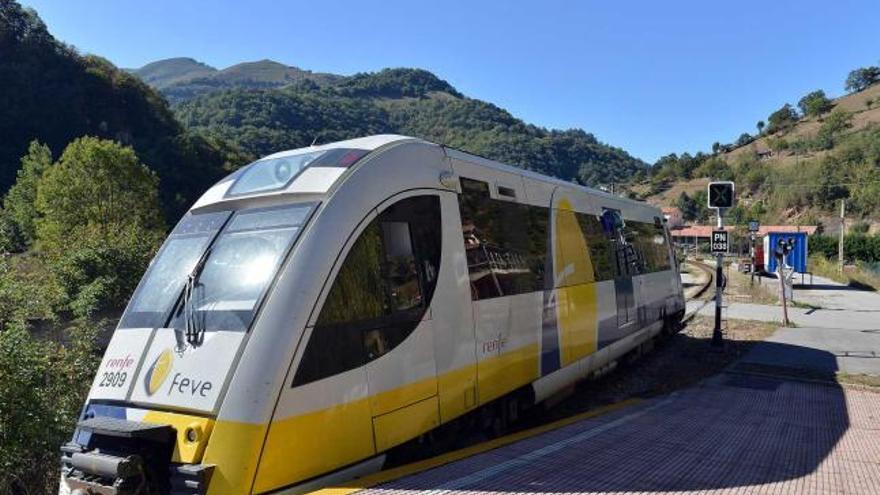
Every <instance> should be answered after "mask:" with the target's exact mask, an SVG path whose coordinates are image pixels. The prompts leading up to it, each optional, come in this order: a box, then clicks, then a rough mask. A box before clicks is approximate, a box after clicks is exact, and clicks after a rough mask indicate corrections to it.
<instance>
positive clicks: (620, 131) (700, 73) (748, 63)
mask: <svg viewBox="0 0 880 495" xmlns="http://www.w3.org/2000/svg"><path fill="white" fill-rule="evenodd" d="M23 3H24V4H25V5H28V6H31V7H34V8H35V9H36V10H37V11H38V12H39V13H40V15H41V16H42V18H43V19H44V20H45V21H46V23H47V24H48V26H49V29H50V30H51V32H52V33H53V34H54V35H55V36H56V37H58V38H59V39H61V40H63V41H65V42H67V43H70V44H73V45H74V46H76V47H77V48H78V49H80V50H81V51H82V52H87V53H95V54H98V55H102V56H104V57H106V58H108V59H110V60H111V61H112V62H114V63H115V64H117V65H119V66H122V67H138V66H141V65H143V64H145V63H148V62H151V61H154V60H157V59H161V58H168V57H175V56H190V57H193V58H196V59H197V60H200V61H203V62H205V63H208V64H210V65H213V66H215V67H218V68H222V67H226V66H229V65H232V64H235V63H238V62H242V61H252V60H259V59H264V58H269V59H273V60H277V61H279V62H283V63H286V64H289V65H296V66H299V67H302V68H305V69H311V70H314V71H325V72H335V73H340V74H351V73H354V72H360V71H374V70H378V69H381V68H383V67H421V68H425V69H428V70H430V71H433V72H435V73H436V74H437V75H439V76H440V77H442V78H444V79H446V80H448V81H449V82H450V83H452V84H453V85H454V86H455V87H456V88H458V89H459V90H460V91H462V92H463V93H465V94H466V95H468V96H470V97H474V98H480V99H483V100H487V101H490V102H492V103H495V104H497V105H499V106H501V107H503V108H505V109H507V110H509V111H511V112H512V113H513V114H514V115H516V116H517V117H520V118H522V119H524V120H526V121H527V122H530V123H534V124H537V125H541V126H545V127H553V128H569V127H580V128H583V129H585V130H587V131H588V132H592V133H593V134H595V135H596V136H597V137H598V138H599V139H601V140H603V141H605V142H608V143H610V144H612V145H615V146H619V147H622V148H624V149H626V150H627V151H629V152H630V153H632V154H634V155H636V156H638V157H640V158H642V159H644V160H646V161H649V162H653V161H654V160H656V159H657V158H658V157H659V156H662V155H664V154H666V153H669V152H678V153H681V152H684V151H690V152H694V151H698V150H708V149H709V148H710V146H711V144H712V143H713V142H714V141H716V140H717V141H721V142H729V141H733V140H735V139H736V137H737V136H738V135H739V134H740V133H742V132H754V129H755V123H756V122H757V121H758V120H760V119H764V118H766V116H767V115H768V114H769V113H770V112H771V111H772V110H774V109H776V108H778V107H779V106H781V105H782V104H783V103H785V102H790V103H792V104H795V103H796V102H797V100H798V99H799V98H800V97H801V96H803V95H804V94H806V93H808V92H809V91H812V90H814V89H824V90H825V92H826V93H828V94H829V95H839V94H841V93H842V92H843V81H844V79H845V77H846V74H847V73H848V72H849V70H851V69H853V68H855V67H859V66H864V65H874V64H878V63H880V36H878V33H880V2H878V1H876V0H862V1H855V0H841V1H835V2H818V1H812V0H800V1H793V0H771V1H767V0H763V1H752V0H738V1H735V2H734V1H713V0H700V1H697V0H688V1H684V0H683V1H675V0H671V1H669V2H658V1H648V0H645V1H641V2H636V1H625V0H621V1H614V2H610V1H598V0H597V1H563V0H544V1H532V2H516V1H512V0H507V1H504V0H492V1H483V2H480V1H477V0H469V1H459V0H446V1H443V2H417V1H413V0H410V1H398V0H382V1H374V2H370V3H368V2H363V1H360V2H355V1H351V2H342V1H340V2H334V1H331V0H320V1H310V2H301V1H297V2H293V1H289V2H281V1H265V0H255V1H240V0H215V1H207V0H189V1H169V0H151V1H149V2H144V1H128V0H90V1H87V2H71V1H68V0H24V1H23Z"/></svg>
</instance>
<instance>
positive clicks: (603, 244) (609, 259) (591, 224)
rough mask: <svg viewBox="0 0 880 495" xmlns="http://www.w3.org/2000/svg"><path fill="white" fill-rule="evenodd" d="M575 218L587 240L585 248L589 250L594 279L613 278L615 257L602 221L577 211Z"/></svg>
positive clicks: (599, 280) (598, 280)
mask: <svg viewBox="0 0 880 495" xmlns="http://www.w3.org/2000/svg"><path fill="white" fill-rule="evenodd" d="M577 220H578V223H579V224H580V227H581V232H583V234H584V240H586V241H587V249H589V252H590V261H592V264H593V271H594V272H595V273H594V275H595V280H596V281H597V282H601V281H603V280H612V279H614V270H615V259H614V251H613V248H612V246H611V242H610V241H609V240H608V237H607V236H606V235H605V232H603V231H602V223H601V222H600V221H599V218H598V217H596V216H594V215H587V214H585V213H578V214H577Z"/></svg>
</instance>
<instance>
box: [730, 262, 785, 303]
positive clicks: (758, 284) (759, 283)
mask: <svg viewBox="0 0 880 495" xmlns="http://www.w3.org/2000/svg"><path fill="white" fill-rule="evenodd" d="M725 275H727V280H728V281H727V292H726V295H727V297H729V298H730V300H732V301H736V302H748V303H754V304H768V305H774V306H775V305H778V304H780V302H779V295H778V289H779V287H778V284H779V282H778V281H777V280H775V279H767V278H760V277H757V276H756V277H755V281H754V283H752V277H751V275H749V274H745V273H740V272H739V271H738V270H734V269H733V268H732V267H731V268H730V269H729V270H726V271H725Z"/></svg>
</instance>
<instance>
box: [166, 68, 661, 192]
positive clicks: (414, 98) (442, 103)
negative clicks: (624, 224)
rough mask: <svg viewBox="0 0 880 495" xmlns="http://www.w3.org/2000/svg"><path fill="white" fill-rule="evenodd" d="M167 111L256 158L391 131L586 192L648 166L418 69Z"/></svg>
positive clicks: (223, 96)
mask: <svg viewBox="0 0 880 495" xmlns="http://www.w3.org/2000/svg"><path fill="white" fill-rule="evenodd" d="M171 89H172V88H166V89H165V90H163V92H165V93H166V94H168V91H169V90H171ZM174 111H175V113H176V115H177V117H178V118H179V119H180V121H181V122H182V123H183V124H184V125H185V126H187V127H188V128H190V129H192V130H195V131H197V132H199V133H200V134H203V135H206V136H212V137H216V138H218V139H220V140H223V141H225V142H229V143H233V144H235V145H236V146H238V147H240V148H241V149H242V150H243V151H244V152H246V153H247V154H249V155H251V156H253V157H257V156H261V155H265V154H268V153H272V152H275V151H278V150H280V149H288V148H296V147H301V146H308V145H309V144H311V143H312V142H313V141H315V140H317V141H318V142H330V141H335V140H339V139H347V138H352V137H358V136H363V135H365V134H374V133H383V132H392V133H400V134H407V135H412V136H417V137H421V138H424V139H428V140H431V141H434V142H438V143H443V144H446V145H448V146H452V147H455V148H459V149H462V150H465V151H469V152H471V153H476V154H479V155H482V156H486V157H488V158H492V159H496V160H501V161H504V162H508V163H511V164H514V165H517V166H520V167H523V168H527V169H532V170H536V171H539V172H542V173H545V174H549V175H553V176H556V177H559V178H562V179H565V180H570V181H575V182H580V183H583V184H589V185H598V184H605V183H609V182H620V181H623V180H626V179H629V178H631V177H632V176H633V175H634V174H640V173H643V172H644V170H645V168H646V164H645V163H644V162H642V161H641V160H638V159H636V158H633V157H632V156H630V155H629V154H628V153H626V152H625V151H623V150H622V149H619V148H614V147H611V146H608V145H606V144H603V143H601V142H599V141H598V140H597V139H596V138H595V137H594V136H593V135H591V134H588V133H586V132H585V131H582V130H580V129H572V130H566V131H559V130H548V129H544V128H541V127H537V126H534V125H529V124H526V123H524V122H523V121H522V120H520V119H517V118H515V117H514V116H512V115H511V114H510V113H509V112H507V111H505V110H503V109H501V108H499V107H497V106H495V105H492V104H490V103H487V102H484V101H480V100H476V99H472V98H467V97H465V96H464V95H462V94H461V93H460V92H459V91H457V90H456V89H455V88H454V87H453V86H452V85H450V84H449V83H448V82H446V81H444V80H442V79H440V78H438V77H437V76H436V75H434V74H432V73H430V72H428V71H425V70H421V69H403V68H399V69H384V70H381V71H379V72H374V73H362V74H355V75H353V76H348V77H342V76H338V77H337V79H335V80H333V81H332V83H327V82H326V81H325V82H324V83H318V82H316V81H315V80H313V79H302V80H299V81H295V82H294V83H291V84H288V85H286V86H284V87H281V88H266V89H253V86H252V85H241V87H239V88H237V89H232V90H224V91H215V92H210V93H206V94H202V95H201V96H197V97H195V98H191V99H186V100H184V101H180V102H178V103H176V104H175V105H174Z"/></svg>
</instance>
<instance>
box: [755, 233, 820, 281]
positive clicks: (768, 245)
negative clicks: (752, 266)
mask: <svg viewBox="0 0 880 495" xmlns="http://www.w3.org/2000/svg"><path fill="white" fill-rule="evenodd" d="M789 239H794V247H792V249H791V251H790V252H789V253H788V254H787V255H786V256H785V264H786V265H788V266H790V267H792V268H794V271H795V272H796V273H809V272H807V256H808V254H809V249H808V248H809V246H808V244H809V241H808V239H807V233H806V232H768V233H767V235H765V236H764V267H765V270H766V271H767V272H769V273H776V256H775V254H774V253H775V251H776V246H778V245H779V241H780V240H785V241H788V240H789Z"/></svg>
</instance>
